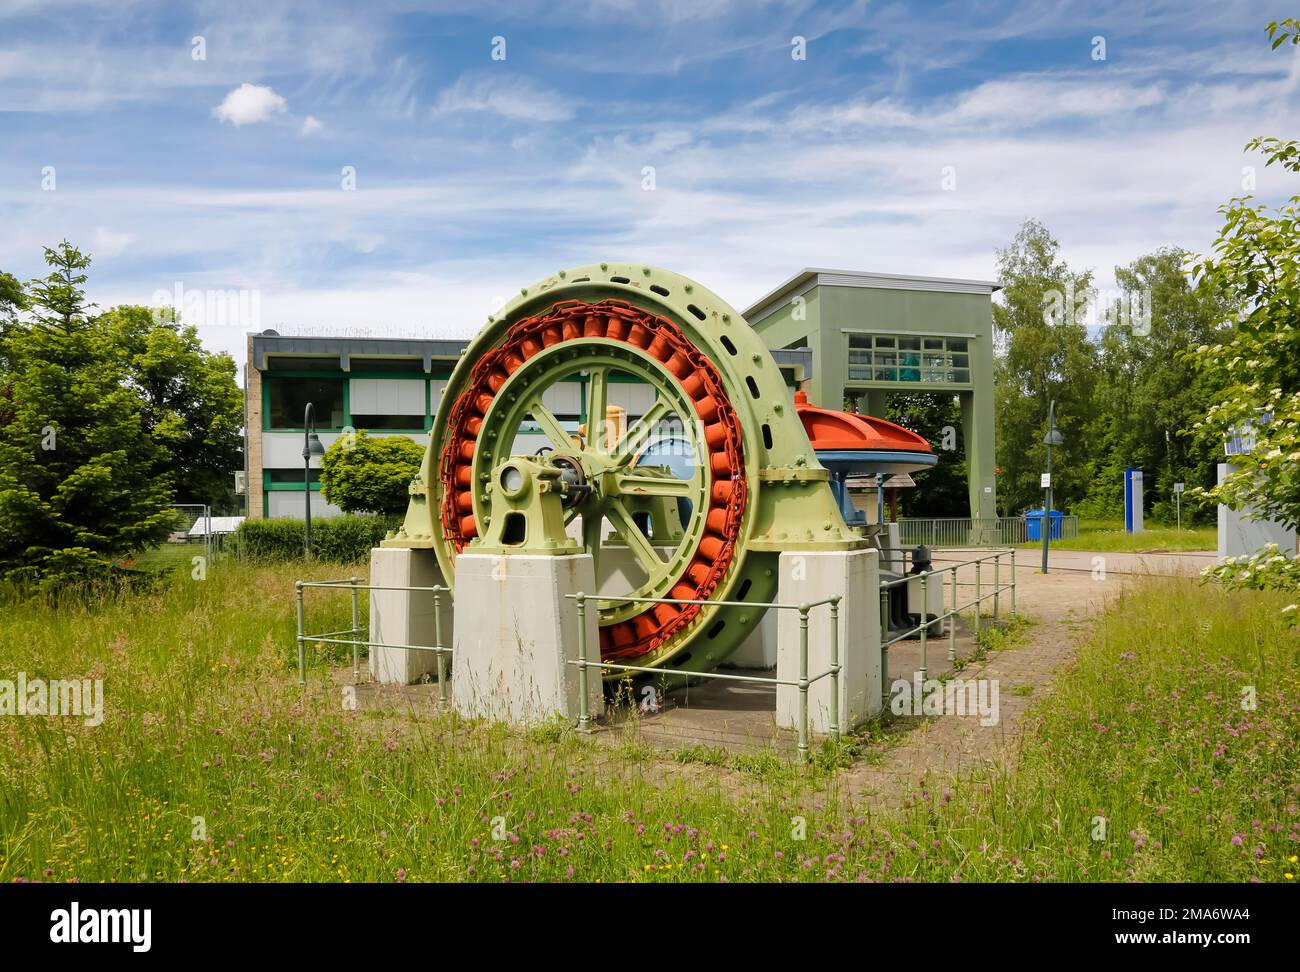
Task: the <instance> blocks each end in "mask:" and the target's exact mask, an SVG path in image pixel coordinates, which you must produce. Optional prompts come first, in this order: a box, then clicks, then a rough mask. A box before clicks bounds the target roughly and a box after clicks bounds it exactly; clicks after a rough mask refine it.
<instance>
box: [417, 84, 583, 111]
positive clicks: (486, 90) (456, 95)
mask: <svg viewBox="0 0 1300 972" xmlns="http://www.w3.org/2000/svg"><path fill="white" fill-rule="evenodd" d="M436 110H437V111H438V112H443V113H447V112H459V111H486V112H492V113H494V114H497V115H501V116H503V117H505V118H509V119H511V120H512V121H539V122H551V121H564V120H566V119H569V118H572V117H573V104H572V103H571V102H570V101H569V100H568V99H566V98H564V97H562V96H561V95H560V94H559V93H558V92H555V91H548V90H545V89H543V88H539V87H538V86H537V85H535V84H533V82H531V81H529V80H527V79H526V78H511V77H505V78H490V77H478V78H474V79H469V78H466V77H463V76H462V77H461V78H460V79H459V80H457V82H456V83H455V84H454V85H452V86H451V87H450V88H447V89H445V90H444V91H443V92H442V93H441V94H440V95H439V96H438V106H437V109H436Z"/></svg>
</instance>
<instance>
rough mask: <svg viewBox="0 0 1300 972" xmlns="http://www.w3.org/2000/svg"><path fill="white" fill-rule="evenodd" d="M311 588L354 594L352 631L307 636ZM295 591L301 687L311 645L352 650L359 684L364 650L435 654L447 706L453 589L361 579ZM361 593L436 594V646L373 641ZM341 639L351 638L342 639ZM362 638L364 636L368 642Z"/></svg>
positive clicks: (304, 584) (298, 586)
mask: <svg viewBox="0 0 1300 972" xmlns="http://www.w3.org/2000/svg"><path fill="white" fill-rule="evenodd" d="M309 587H320V588H326V589H329V590H344V591H346V590H350V591H351V592H352V627H351V628H341V629H340V630H338V631H326V632H323V633H322V634H307V633H306V632H305V631H304V630H303V627H304V616H305V610H304V605H303V592H304V590H305V589H306V588H309ZM294 589H295V591H296V595H297V600H298V684H300V685H305V684H307V645H308V644H309V643H310V644H338V645H351V646H352V681H353V684H357V683H358V682H360V680H361V649H362V648H396V649H399V650H401V651H432V652H434V653H435V654H436V655H437V656H438V702H439V704H445V703H446V700H447V692H446V686H447V661H446V657H445V656H447V655H450V654H451V653H452V649H451V648H448V647H446V646H445V645H443V643H442V595H443V594H450V593H451V588H450V587H443V586H438V585H435V586H433V587H408V586H403V585H397V584H363V583H361V578H359V577H349V578H348V579H347V580H337V581H295V582H294ZM361 591H425V592H429V593H432V594H433V630H434V641H435V642H437V643H436V644H434V645H395V644H391V643H389V642H386V641H371V640H370V626H369V624H365V625H363V624H362V623H361V601H360V597H359V595H360V593H361ZM340 635H351V636H352V637H350V638H342V637H339V636H340ZM360 635H364V636H365V637H364V640H363V639H361V638H360V637H358V636H360Z"/></svg>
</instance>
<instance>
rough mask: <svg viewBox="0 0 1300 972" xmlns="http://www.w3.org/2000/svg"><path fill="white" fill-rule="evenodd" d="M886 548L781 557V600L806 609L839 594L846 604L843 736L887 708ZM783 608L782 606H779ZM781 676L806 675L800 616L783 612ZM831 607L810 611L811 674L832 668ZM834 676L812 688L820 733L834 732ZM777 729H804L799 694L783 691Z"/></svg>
mask: <svg viewBox="0 0 1300 972" xmlns="http://www.w3.org/2000/svg"><path fill="white" fill-rule="evenodd" d="M878 558H879V551H876V550H834V551H817V552H804V551H797V550H796V551H787V552H785V553H782V554H781V562H780V579H779V582H778V587H777V601H778V602H779V603H781V604H800V603H807V602H812V601H820V600H822V599H823V598H826V597H830V596H831V595H833V594H839V595H840V597H841V600H840V606H839V651H840V731H841V732H847V731H848V730H850V729H853V728H855V727H856V726H859V725H861V724H862V723H863V722H865V721H866V720H867V719H869V718H871V717H872V716H874V715H876V713H878V712H879V711H880V707H881V699H880V569H879V559H878ZM774 610H776V609H774ZM776 613H777V614H779V615H780V617H779V618H778V619H777V631H778V637H777V662H776V676H777V678H779V679H782V680H786V679H789V680H791V681H795V680H797V679H798V678H799V612H798V611H794V610H786V609H780V610H776ZM830 647H831V646H830V607H829V606H828V605H823V606H821V607H816V608H813V609H812V610H811V611H809V612H808V677H809V678H812V677H813V676H815V675H819V674H821V673H822V672H824V671H826V670H827V669H829V668H830V663H831V650H830ZM830 699H831V679H830V677H829V676H827V677H826V678H823V679H821V680H820V681H818V682H815V683H813V685H812V686H810V687H809V690H808V726H809V729H810V731H812V732H828V731H829V730H830V725H831V720H830V715H831V713H830ZM776 724H777V725H778V726H780V727H782V728H785V729H797V728H798V726H799V689H798V688H797V687H796V686H793V685H778V686H777V688H776Z"/></svg>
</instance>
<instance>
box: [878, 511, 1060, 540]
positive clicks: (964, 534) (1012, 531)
mask: <svg viewBox="0 0 1300 972" xmlns="http://www.w3.org/2000/svg"><path fill="white" fill-rule="evenodd" d="M1038 519H1041V518H1036V519H1035V522H1034V524H1033V532H1034V533H1036V534H1037V536H1036V537H1035V536H1030V521H1029V520H1027V519H1025V518H1024V517H1023V516H985V517H970V516H966V517H960V516H954V517H902V518H900V519H899V520H898V521H897V523H898V542H899V543H900V544H902V545H903V546H916V545H917V544H921V543H923V544H925V545H926V546H927V547H1009V546H1014V545H1015V544H1019V543H1030V542H1031V541H1035V540H1040V539H1042V536H1043V535H1042V533H1041V532H1039V529H1040V526H1041V525H1040V523H1039V522H1038ZM1049 522H1050V521H1049ZM1051 528H1052V534H1051V539H1052V540H1073V539H1075V538H1076V537H1078V536H1079V518H1078V517H1077V516H1062V517H1061V518H1060V533H1059V535H1058V533H1057V528H1056V524H1055V523H1054V522H1053V523H1051Z"/></svg>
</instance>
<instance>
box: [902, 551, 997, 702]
mask: <svg viewBox="0 0 1300 972" xmlns="http://www.w3.org/2000/svg"><path fill="white" fill-rule="evenodd" d="M1003 557H1010V559H1011V563H1010V576H1011V583H1010V584H1003V583H1002V558H1003ZM948 559H950V558H943V557H936V558H934V561H933V562H934V563H941V562H945V561H946V560H948ZM989 560H991V561H993V585H992V588H991V589H988V588H986V587H985V585H984V584H983V578H982V577H981V567H982V565H983V564H984V563H985V562H987V561H989ZM972 565H973V566H974V568H975V580H974V581H973V582H971V581H960V580H958V577H957V573H958V571H960V570H961V569H962V568H963V567H970V566H972ZM935 575H938V576H937V577H936V576H935ZM945 575H947V577H950V578H951V589H952V596H951V600H950V601H949V605H950V606H949V608H948V610H947V611H946V612H944V613H943V614H939V615H936V616H934V617H933V618H932V617H931V616H930V596H929V595H930V585H931V584H932V583H934V582H935V581H936V580H937V581H938V583H939V584H940V585H944V586H947V584H948V581H947V580H946V579H945ZM907 585H916V586H918V587H919V588H920V590H921V610H920V612H919V613H918V616H919V617H920V619H921V620H920V623H919V624H917V625H916V626H915V627H913V628H910V629H908V630H907V631H904V632H902V633H901V634H896V635H894V636H893V637H892V638H891V637H890V635H889V592H890V591H891V590H892V589H893V588H895V587H904V586H907ZM972 585H973V586H974V588H975V596H974V598H972V599H971V600H969V601H967V602H966V603H965V604H960V605H959V604H958V603H957V600H958V588H959V587H970V586H972ZM1003 591H1008V592H1009V596H1010V598H1011V612H1010V613H1011V616H1012V617H1014V616H1015V613H1016V551H1015V548H1014V547H1012V548H1009V549H1007V550H995V551H993V552H992V553H988V554H985V555H984V556H982V557H974V558H971V559H968V560H961V561H958V562H956V563H953V564H951V565H950V566H948V567H941V568H939V569H937V570H927V571H922V572H920V573H919V574H909V575H907V576H904V577H900V578H898V579H897V580H892V581H882V582H881V584H880V696H881V698H882V699H883V700H884V702H885V704H886V705H888V703H889V646H890V645H892V644H894V643H896V642H899V641H904V640H910V639H911V638H912V636H913V635H917V636H919V639H920V652H921V657H920V662H921V664H920V667H919V668H918V669H917V671H918V673H919V674H920V676H921V681H923V682H924V681H925V678H926V676H927V675H928V674H929V672H928V667H927V664H926V662H927V657H926V652H927V650H928V642H929V638H928V635H929V631H930V629H931V628H933V627H935V626H936V625H939V624H941V623H942V622H944V621H947V622H948V661H949V662H950V663H952V662H955V661H956V660H957V623H956V622H957V617H958V615H959V614H960V612H961V611H964V610H966V609H968V608H970V607H972V606H973V607H974V608H975V613H974V619H973V625H974V631H975V637H976V638H977V639H978V638H979V634H980V606H981V605H982V604H983V602H984V601H987V600H989V599H992V601H993V619H994V620H995V621H996V620H997V619H998V617H999V613H1000V610H1001V600H1002V592H1003ZM910 592H911V589H910V587H908V593H909V595H910ZM907 613H908V614H909V615H910V614H911V613H912V612H910V611H908V612H907Z"/></svg>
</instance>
